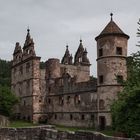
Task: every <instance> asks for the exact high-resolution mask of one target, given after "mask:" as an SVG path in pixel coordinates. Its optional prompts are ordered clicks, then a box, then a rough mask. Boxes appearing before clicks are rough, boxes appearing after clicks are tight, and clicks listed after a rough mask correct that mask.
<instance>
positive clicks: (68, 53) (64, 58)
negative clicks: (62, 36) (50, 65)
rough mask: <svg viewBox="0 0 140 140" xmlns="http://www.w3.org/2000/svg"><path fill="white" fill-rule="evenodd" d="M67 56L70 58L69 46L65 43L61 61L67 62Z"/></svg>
mask: <svg viewBox="0 0 140 140" xmlns="http://www.w3.org/2000/svg"><path fill="white" fill-rule="evenodd" d="M69 58H70V52H69V46H68V45H66V51H65V54H64V56H63V58H62V60H61V63H62V64H65V63H69Z"/></svg>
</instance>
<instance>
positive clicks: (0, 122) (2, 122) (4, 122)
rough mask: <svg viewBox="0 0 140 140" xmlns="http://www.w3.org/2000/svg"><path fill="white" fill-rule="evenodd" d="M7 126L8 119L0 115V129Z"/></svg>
mask: <svg viewBox="0 0 140 140" xmlns="http://www.w3.org/2000/svg"><path fill="white" fill-rule="evenodd" d="M8 125H9V119H8V118H7V117H5V116H2V115H0V127H5V126H8Z"/></svg>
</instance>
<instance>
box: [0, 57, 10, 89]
mask: <svg viewBox="0 0 140 140" xmlns="http://www.w3.org/2000/svg"><path fill="white" fill-rule="evenodd" d="M10 78H11V62H10V61H6V60H2V59H0V85H7V86H9V87H10Z"/></svg>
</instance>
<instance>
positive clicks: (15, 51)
mask: <svg viewBox="0 0 140 140" xmlns="http://www.w3.org/2000/svg"><path fill="white" fill-rule="evenodd" d="M20 52H22V49H21V46H20V44H19V42H16V45H15V50H14V53H13V54H14V55H15V54H16V53H20Z"/></svg>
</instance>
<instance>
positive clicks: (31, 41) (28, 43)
mask: <svg viewBox="0 0 140 140" xmlns="http://www.w3.org/2000/svg"><path fill="white" fill-rule="evenodd" d="M31 44H34V42H33V39H32V38H31V35H30V29H29V28H28V29H27V35H26V40H25V43H24V47H23V49H24V48H26V47H28V46H30V45H31Z"/></svg>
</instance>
